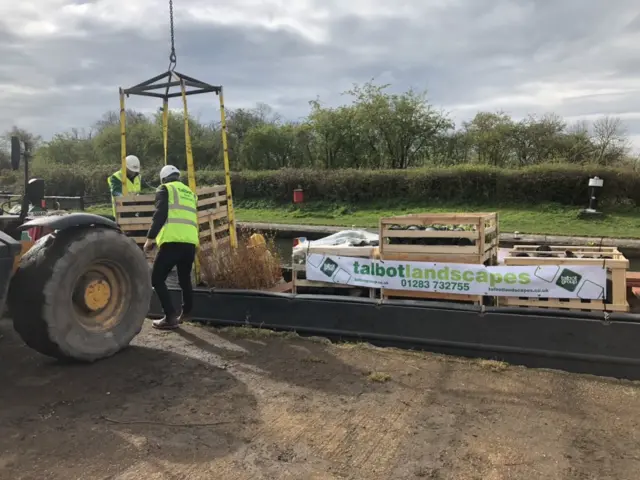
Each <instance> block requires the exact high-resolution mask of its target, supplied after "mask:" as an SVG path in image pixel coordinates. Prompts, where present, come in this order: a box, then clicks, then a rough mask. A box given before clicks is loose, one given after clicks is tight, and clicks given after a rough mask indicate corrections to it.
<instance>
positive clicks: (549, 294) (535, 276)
mask: <svg viewBox="0 0 640 480" xmlns="http://www.w3.org/2000/svg"><path fill="white" fill-rule="evenodd" d="M307 279H309V280H315V281H320V282H329V283H337V284H342V285H353V286H354V287H356V286H357V287H369V288H388V289H392V290H412V291H419V292H437V293H452V294H455V293H457V294H466V295H487V296H494V297H533V298H538V297H543V298H575V299H578V298H580V299H585V300H586V299H588V300H599V299H604V297H605V296H606V286H607V271H606V269H605V268H602V267H592V266H580V265H566V266H565V265H544V266H535V265H534V266H497V267H485V266H484V265H471V264H460V263H451V264H449V263H432V262H413V261H393V260H385V261H383V260H371V259H367V258H356V257H339V256H333V255H323V254H317V253H313V254H309V255H307Z"/></svg>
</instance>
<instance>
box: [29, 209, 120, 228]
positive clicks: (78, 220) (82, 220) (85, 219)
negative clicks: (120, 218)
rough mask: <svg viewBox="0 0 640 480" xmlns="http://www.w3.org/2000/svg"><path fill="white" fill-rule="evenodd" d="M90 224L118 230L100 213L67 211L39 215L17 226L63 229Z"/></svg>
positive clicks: (115, 224) (115, 225)
mask: <svg viewBox="0 0 640 480" xmlns="http://www.w3.org/2000/svg"><path fill="white" fill-rule="evenodd" d="M92 225H93V226H95V225H99V226H101V227H107V228H112V229H114V230H120V228H119V227H118V224H117V223H116V222H114V221H112V220H109V219H108V218H105V217H102V216H100V215H94V214H93V213H69V214H65V215H51V216H48V217H47V216H44V217H39V218H36V219H34V220H30V221H28V222H26V223H23V224H22V225H20V227H18V230H20V231H22V230H28V229H30V228H33V227H47V228H50V229H52V230H65V229H67V228H73V227H85V226H87V227H88V226H92Z"/></svg>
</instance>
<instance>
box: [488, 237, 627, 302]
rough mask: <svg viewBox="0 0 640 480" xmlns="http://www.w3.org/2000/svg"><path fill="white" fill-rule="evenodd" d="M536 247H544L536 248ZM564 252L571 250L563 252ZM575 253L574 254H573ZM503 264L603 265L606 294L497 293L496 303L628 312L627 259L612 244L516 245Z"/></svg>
mask: <svg viewBox="0 0 640 480" xmlns="http://www.w3.org/2000/svg"><path fill="white" fill-rule="evenodd" d="M539 248H545V250H543V251H540V250H538V249H539ZM567 252H571V255H570V256H567ZM573 255H575V257H574V256H573ZM504 264H505V265H576V266H578V265H579V266H599V267H601V266H604V267H605V268H606V269H607V298H605V299H604V300H582V299H568V298H525V297H498V304H499V305H500V306H509V307H535V308H554V309H568V310H607V311H616V312H628V311H629V303H628V302H627V270H628V269H629V260H627V259H626V258H625V256H624V255H623V254H622V253H620V251H619V250H618V249H617V248H616V247H573V246H553V247H540V246H538V245H518V246H515V247H514V248H513V249H511V250H510V251H509V255H508V256H507V257H505V258H504Z"/></svg>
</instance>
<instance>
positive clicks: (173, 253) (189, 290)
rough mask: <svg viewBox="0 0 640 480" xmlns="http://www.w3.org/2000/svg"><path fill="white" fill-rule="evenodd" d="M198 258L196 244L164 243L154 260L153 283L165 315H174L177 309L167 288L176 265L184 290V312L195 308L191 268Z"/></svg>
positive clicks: (189, 311)
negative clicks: (167, 282)
mask: <svg viewBox="0 0 640 480" xmlns="http://www.w3.org/2000/svg"><path fill="white" fill-rule="evenodd" d="M195 258H196V246H195V245H193V244H190V243H163V244H162V245H161V246H160V249H159V250H158V254H157V255H156V259H155V261H154V262H153V270H152V272H151V284H152V285H153V288H154V290H155V291H156V295H158V299H159V300H160V304H161V305H162V309H163V310H164V313H165V315H167V316H172V315H175V314H176V310H175V308H174V306H173V304H172V303H171V296H170V295H169V289H168V288H167V284H166V281H167V277H168V276H169V273H171V270H173V268H174V267H176V268H177V270H178V282H179V283H180V289H181V290H182V313H184V314H188V313H191V309H192V308H193V286H192V285H191V270H192V269H193V262H194V260H195Z"/></svg>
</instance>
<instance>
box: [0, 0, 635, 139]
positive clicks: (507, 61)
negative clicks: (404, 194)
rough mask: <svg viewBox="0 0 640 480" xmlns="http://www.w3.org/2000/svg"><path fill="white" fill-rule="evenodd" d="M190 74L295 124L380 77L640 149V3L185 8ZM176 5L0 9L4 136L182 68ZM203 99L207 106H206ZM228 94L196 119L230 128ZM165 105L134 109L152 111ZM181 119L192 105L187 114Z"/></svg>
mask: <svg viewBox="0 0 640 480" xmlns="http://www.w3.org/2000/svg"><path fill="white" fill-rule="evenodd" d="M174 11H175V21H176V48H177V55H178V66H177V68H176V70H178V71H181V72H183V73H185V74H187V75H190V76H193V77H196V78H198V79H201V80H203V81H207V82H209V83H214V84H222V85H224V87H225V97H226V98H225V100H226V105H227V107H229V108H237V107H252V106H253V105H255V104H256V102H263V103H266V104H269V105H270V106H272V107H273V108H274V109H275V110H276V111H278V112H279V113H281V114H282V115H284V116H285V117H286V118H290V119H297V118H300V117H303V116H304V115H305V114H306V113H307V112H308V101H309V100H312V99H314V98H315V97H316V96H320V98H321V99H322V100H324V101H326V102H327V103H328V104H333V105H336V104H339V103H340V102H342V101H343V100H344V98H343V97H341V96H340V92H342V91H344V90H345V89H347V88H349V87H350V86H351V85H352V83H354V82H357V83H363V82H365V81H367V80H368V79H370V78H372V77H373V78H375V79H376V81H378V82H384V83H391V84H392V85H393V88H394V89H396V90H403V89H406V88H408V87H413V88H415V89H418V90H423V89H427V90H428V92H429V97H430V100H431V101H432V102H433V103H434V104H436V105H438V106H441V107H442V108H444V109H445V110H447V111H449V112H450V113H451V116H452V117H453V119H454V120H455V121H456V122H461V121H463V120H466V119H468V118H470V117H472V116H473V115H474V114H475V112H476V111H478V110H498V109H501V110H504V111H506V112H507V113H510V114H511V115H513V116H515V117H522V116H524V115H526V114H527V113H538V114H542V113H545V112H549V111H554V112H556V113H558V114H560V115H562V116H564V117H565V118H566V119H567V120H569V121H573V120H577V119H581V118H585V119H592V118H594V117H595V118H597V116H599V115H603V114H610V115H616V116H619V117H621V118H622V119H623V120H624V121H625V123H626V125H627V127H628V131H629V134H630V135H632V139H633V141H634V144H635V146H636V148H640V76H639V74H640V54H639V52H638V45H640V7H639V6H638V1H637V0H611V1H609V2H606V1H604V0H554V1H552V0H395V1H393V2H391V1H388V0H386V1H385V0H348V1H346V0H345V1H338V0H290V1H284V0H232V1H229V0H226V1H220V0H175V3H174ZM168 53H169V31H168V0H167V1H166V2H165V1H164V0H21V1H19V2H17V1H16V2H10V1H9V0H0V130H6V129H8V128H10V127H11V126H12V125H14V124H15V125H18V126H20V127H23V128H27V129H30V130H32V131H34V132H36V133H38V134H41V135H42V136H44V137H45V138H48V137H50V136H51V135H52V134H54V133H56V132H61V131H64V130H68V129H70V128H73V127H78V128H82V127H85V128H86V127H90V126H91V125H92V124H93V123H94V122H95V121H96V120H97V119H99V118H100V117H101V115H102V114H103V113H104V112H105V111H106V110H109V109H117V107H118V87H119V86H124V87H128V86H132V85H134V84H136V83H139V82H141V81H143V80H146V79H147V78H149V77H152V76H154V75H156V74H158V73H161V72H162V71H165V70H166V68H167V63H168ZM198 97H200V98H198ZM215 103H217V99H216V98H214V96H213V95H211V96H208V95H199V96H195V97H191V113H193V114H194V115H196V116H199V117H200V118H201V119H203V120H210V119H211V120H212V119H215V118H217V116H218V111H217V108H214V104H215ZM159 105H160V103H159V101H158V102H156V101H154V100H149V99H145V98H142V97H131V98H130V99H129V100H128V105H127V106H128V107H130V108H133V109H136V110H140V111H153V110H155V109H156V108H157V107H158V106H159ZM174 106H175V107H178V106H179V105H178V104H177V102H176V103H175V104H174Z"/></svg>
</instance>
